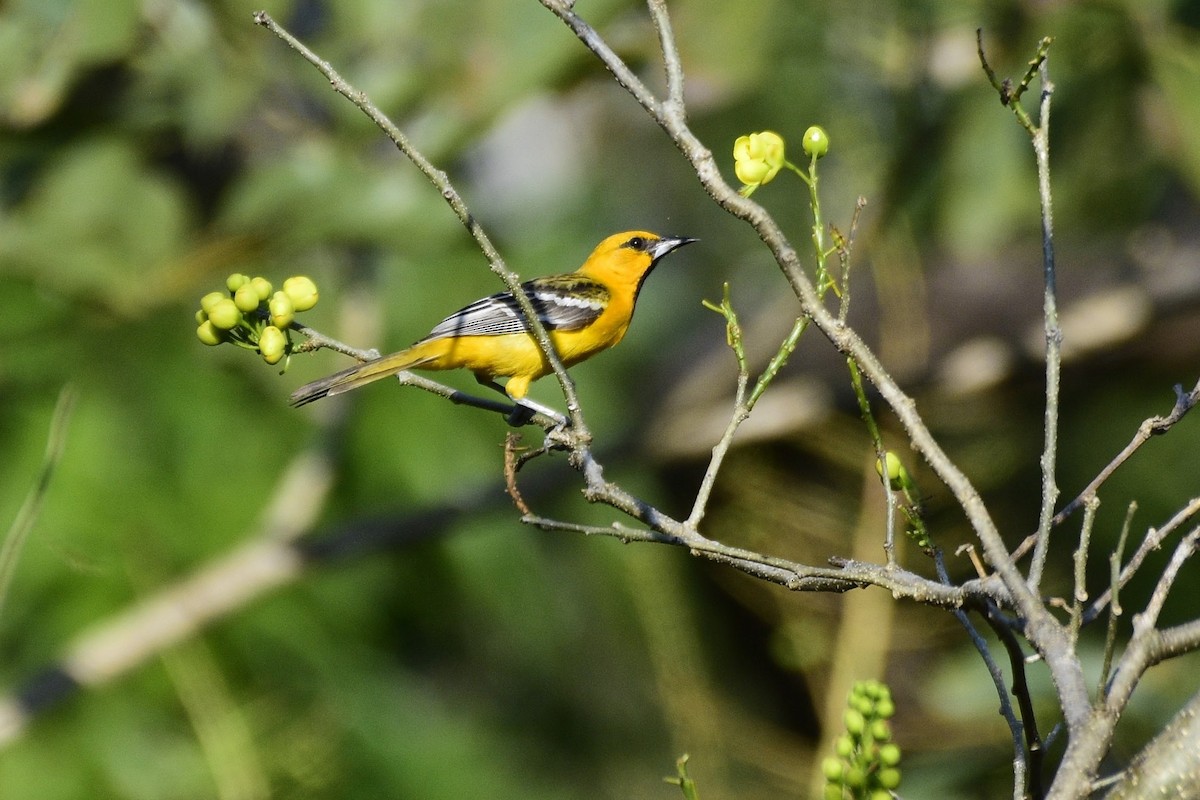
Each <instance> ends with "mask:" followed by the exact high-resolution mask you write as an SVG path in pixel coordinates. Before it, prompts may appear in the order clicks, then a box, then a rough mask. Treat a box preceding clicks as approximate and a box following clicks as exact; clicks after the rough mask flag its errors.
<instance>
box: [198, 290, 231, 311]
mask: <svg viewBox="0 0 1200 800" xmlns="http://www.w3.org/2000/svg"><path fill="white" fill-rule="evenodd" d="M228 299H229V295H227V294H225V293H224V292H209V293H208V294H206V295H204V297H201V298H200V310H201V311H203V312H204V313H206V314H207V313H210V312H211V311H212V307H213V306H215V305H216V304H217V303H219V302H221V301H222V300H228Z"/></svg>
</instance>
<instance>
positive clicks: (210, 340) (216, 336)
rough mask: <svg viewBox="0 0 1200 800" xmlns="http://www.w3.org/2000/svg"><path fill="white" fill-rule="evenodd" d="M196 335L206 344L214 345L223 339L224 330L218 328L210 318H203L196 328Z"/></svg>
mask: <svg viewBox="0 0 1200 800" xmlns="http://www.w3.org/2000/svg"><path fill="white" fill-rule="evenodd" d="M196 337H197V338H198V339H200V341H202V342H204V343H205V344H206V345H208V346H210V347H214V346H216V345H219V344H220V343H221V342H223V341H225V331H222V330H220V329H218V328H217V326H215V325H213V324H212V322H211V321H210V320H204V322H201V323H200V327H199V328H196Z"/></svg>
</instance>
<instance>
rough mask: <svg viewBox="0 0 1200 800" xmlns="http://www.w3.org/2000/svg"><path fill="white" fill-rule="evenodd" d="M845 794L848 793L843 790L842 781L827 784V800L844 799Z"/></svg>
mask: <svg viewBox="0 0 1200 800" xmlns="http://www.w3.org/2000/svg"><path fill="white" fill-rule="evenodd" d="M845 796H846V793H845V792H843V791H842V785H841V784H840V783H827V784H825V792H824V797H825V800H844V798H845Z"/></svg>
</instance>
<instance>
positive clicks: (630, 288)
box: [290, 231, 697, 424]
mask: <svg viewBox="0 0 1200 800" xmlns="http://www.w3.org/2000/svg"><path fill="white" fill-rule="evenodd" d="M695 241H697V240H696V239H693V238H691V237H687V236H659V235H658V234H654V233H650V232H648V231H625V232H624V233H616V234H613V235H612V236H609V237H607V238H606V239H604V240H603V241H602V242H600V244H599V245H597V246H596V249H595V250H593V251H592V254H591V255H590V256H588V257H587V260H586V261H584V262H583V266H581V267H580V268H579V269H578V270H576V271H575V272H572V273H568V274H563V275H548V276H545V277H542V278H534V279H532V280H529V281H526V282H524V283H522V284H521V290H522V291H523V292H524V293H525V296H526V297H528V298H529V302H530V303H531V304H532V306H533V308H534V311H535V312H536V313H537V317H538V319H539V320H540V321H541V323H542V325H543V327H545V329H546V331H547V333H548V334H549V337H550V341H551V342H552V343H553V344H554V349H555V351H556V352H557V354H558V357H559V360H560V361H562V364H563V366H564V367H570V366H572V365H574V364H578V363H579V362H581V361H583V360H585V359H588V358H591V357H592V356H594V355H596V354H597V353H599V352H601V351H603V350H607V349H608V348H610V347H612V346H613V345H615V344H617V343H618V342H620V341H621V339H623V338H624V337H625V332H626V331H627V330H628V329H629V323H630V320H631V319H632V318H633V310H634V306H635V305H636V303H637V298H638V293H639V292H640V291H641V288H642V284H643V283H644V282H645V280H646V277H647V276H648V275H649V274H650V272H651V271H652V270H653V269H654V267H655V266H656V265H657V264H658V262H659V261H660V260H661V259H662V258H663V256H665V255H667V254H668V253H670V252H672V251H674V250H677V249H678V248H680V247H683V246H684V245H688V244H691V243H692V242H695ZM409 369H419V370H450V369H466V370H469V371H470V372H472V373H474V375H475V379H476V380H477V381H479V383H480V384H482V385H484V386H487V387H489V388H492V389H495V390H496V391H498V392H500V393H502V394H505V395H507V396H508V397H509V398H510V399H512V400H513V401H514V402H515V403H516V407H520V406H522V405H525V406H526V407H527V408H528V407H531V406H532V407H535V408H536V410H539V411H540V410H543V409H542V408H541V407H540V406H537V404H535V403H532V402H531V401H529V400H527V399H526V397H525V396H526V394H527V393H528V391H529V385H530V384H531V383H532V382H533V381H535V380H537V379H538V378H541V377H543V376H544V375H548V374H549V373H550V372H552V371H553V368H552V367H551V366H550V362H549V361H548V360H547V358H546V356H545V353H543V352H542V349H541V347H539V345H538V342H537V339H536V338H535V337H534V336H533V334H532V332H531V331H530V330H529V326H528V323H527V322H526V321H525V317H524V315H523V314H522V312H521V308H520V306H519V305H518V304H517V301H516V299H515V298H514V297H513V295H512V294H511V293H509V292H497V293H496V294H493V295H490V296H488V297H484V298H482V299H480V300H476V301H475V302H474V303H471V304H470V305H467V306H464V307H463V308H460V309H459V310H458V311H455V312H454V313H453V314H451V315H450V316H448V317H446V318H445V319H443V320H442V321H441V322H439V323H438V324H437V325H435V326H434V328H433V330H431V331H430V332H429V333H428V335H426V336H425V337H424V338H423V339H421V340H419V341H418V342H416V343H415V344H413V345H412V346H411V347H408V348H406V349H404V350H401V351H399V352H396V353H391V354H390V355H385V356H382V357H380V358H376V359H373V360H371V361H366V362H363V363H361V364H358V365H356V366H353V367H350V368H348V369H344V370H342V371H341V372H336V373H334V374H333V375H330V376H328V377H325V378H321V379H320V380H316V381H313V382H312V383H308V384H305V385H304V386H301V387H300V388H299V389H297V390H296V391H295V392H293V393H292V396H291V399H290V402H291V405H292V406H293V407H299V406H303V405H306V404H308V403H312V402H314V401H316V400H320V399H322V398H324V397H332V396H334V395H338V394H342V393H343V392H348V391H351V390H353V389H358V388H360V387H362V386H366V385H367V384H369V383H372V382H374V381H377V380H380V379H381V378H386V377H389V376H391V375H395V374H396V373H398V372H401V371H403V370H409ZM497 378H507V379H508V381H507V383H506V384H505V385H503V386H501V385H500V384H499V383H497V382H496V379H497ZM516 407H515V408H514V416H517V415H516ZM510 421H512V420H510ZM514 424H515V423H514Z"/></svg>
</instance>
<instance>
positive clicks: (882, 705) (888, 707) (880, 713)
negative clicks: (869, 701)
mask: <svg viewBox="0 0 1200 800" xmlns="http://www.w3.org/2000/svg"><path fill="white" fill-rule="evenodd" d="M895 713H896V704H895V703H893V702H892V698H891V696H890V695H889V696H888V697H885V698H882V699H881V700H880V701H879V702H878V703H876V704H875V716H877V717H879V718H880V719H891V718H892V715H893V714H895Z"/></svg>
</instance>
